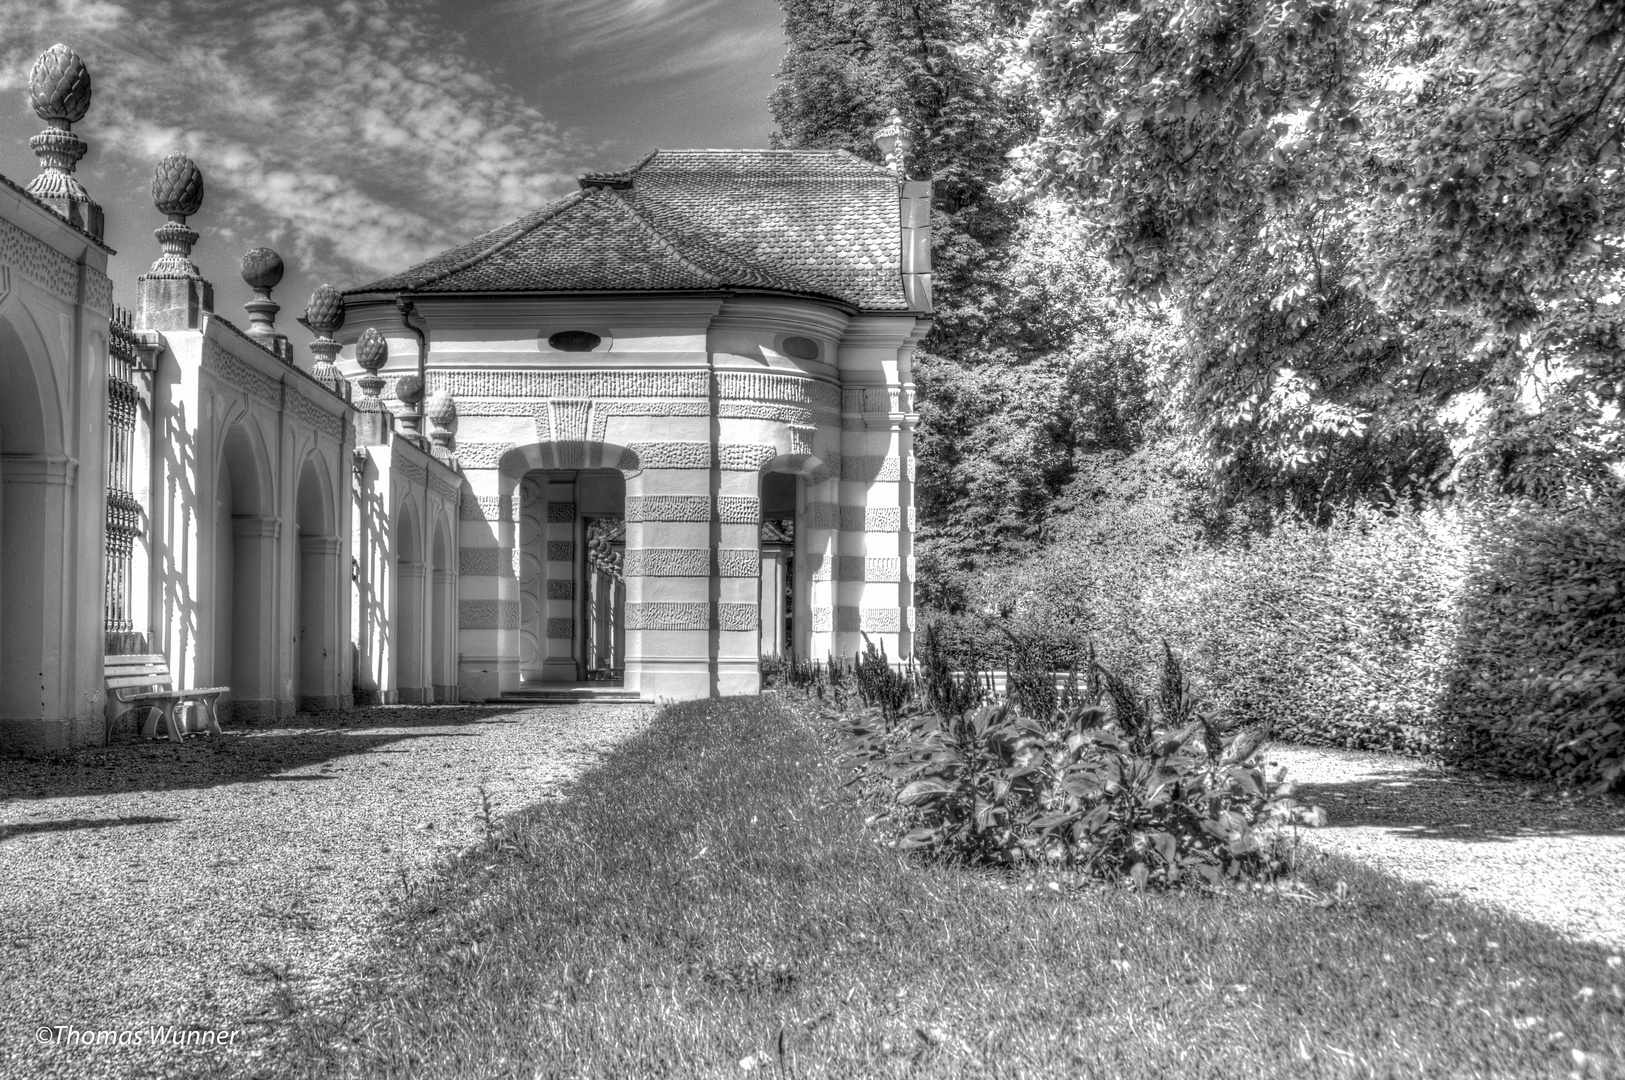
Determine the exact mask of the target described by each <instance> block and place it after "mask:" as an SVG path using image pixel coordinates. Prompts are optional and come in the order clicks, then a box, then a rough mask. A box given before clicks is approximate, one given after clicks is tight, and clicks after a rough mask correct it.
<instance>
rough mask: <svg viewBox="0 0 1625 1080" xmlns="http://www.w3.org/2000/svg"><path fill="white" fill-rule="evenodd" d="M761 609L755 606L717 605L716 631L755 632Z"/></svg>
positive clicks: (758, 623) (758, 624)
mask: <svg viewBox="0 0 1625 1080" xmlns="http://www.w3.org/2000/svg"><path fill="white" fill-rule="evenodd" d="M760 619H761V608H760V607H759V606H758V605H756V604H729V603H719V604H718V605H717V629H718V630H756V629H758V628H759V626H760Z"/></svg>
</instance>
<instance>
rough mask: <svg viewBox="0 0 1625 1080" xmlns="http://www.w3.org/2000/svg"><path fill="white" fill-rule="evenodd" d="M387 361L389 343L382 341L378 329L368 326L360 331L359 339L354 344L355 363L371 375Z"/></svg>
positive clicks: (382, 337) (382, 336) (382, 338)
mask: <svg viewBox="0 0 1625 1080" xmlns="http://www.w3.org/2000/svg"><path fill="white" fill-rule="evenodd" d="M388 361H389V342H387V341H385V340H384V335H383V334H381V333H379V332H378V328H377V327H375V326H369V327H367V328H366V329H365V330H363V331H361V337H360V338H359V339H358V340H357V341H356V343H355V362H356V363H358V364H360V365H361V366H362V367H363V368H364V369H365V370H366V371H368V372H369V373H372V372H376V371H377V370H378V369H379V368H381V367H383V366H384V364H386V363H387V362H388Z"/></svg>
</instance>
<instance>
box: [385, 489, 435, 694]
mask: <svg viewBox="0 0 1625 1080" xmlns="http://www.w3.org/2000/svg"><path fill="white" fill-rule="evenodd" d="M424 593H425V589H424V574H423V530H422V529H421V528H420V527H419V525H418V515H417V510H416V508H415V507H413V505H412V504H411V503H403V504H402V505H401V509H400V512H399V514H398V515H397V517H396V524H395V633H394V635H393V636H394V649H393V650H392V651H393V652H394V654H395V688H396V696H397V698H398V699H399V700H400V701H402V702H405V703H407V704H414V705H415V704H421V703H422V702H423V701H424V700H425V695H424V690H423V685H424V683H425V682H426V681H427V680H426V679H424V677H423V676H424V663H423V652H424V648H423V646H424V634H423V627H424V622H425V619H424V615H425V611H424V606H425V596H424ZM430 697H431V698H432V694H431V695H430Z"/></svg>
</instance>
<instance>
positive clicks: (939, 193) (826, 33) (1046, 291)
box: [771, 0, 1150, 592]
mask: <svg viewBox="0 0 1625 1080" xmlns="http://www.w3.org/2000/svg"><path fill="white" fill-rule="evenodd" d="M783 4H784V10H785V30H786V34H787V36H788V38H789V50H788V52H787V53H786V55H785V59H784V63H783V65H782V67H781V68H780V72H779V80H780V83H779V86H778V88H777V89H776V90H775V92H774V94H773V96H772V99H771V104H772V108H773V113H774V116H775V118H776V119H777V121H778V125H779V131H778V133H777V135H776V136H775V141H776V143H777V144H778V145H787V146H803V147H817V148H828V149H845V150H849V151H851V152H853V153H856V154H859V155H861V156H864V157H867V158H869V159H871V160H873V159H874V158H875V156H876V151H875V149H874V147H873V145H872V143H871V141H870V138H871V134H872V132H873V131H874V130H875V129H876V128H877V127H879V126H880V125H881V124H883V123H884V122H885V121H886V119H887V118H888V117H889V116H890V115H892V114H893V113H895V114H897V115H898V116H899V117H900V118H901V119H902V121H903V124H904V126H905V127H906V128H907V129H908V130H909V131H910V132H911V134H912V136H913V139H914V148H913V151H912V153H911V154H910V160H909V162H908V168H909V171H910V173H911V174H912V175H914V176H916V177H929V178H930V179H931V180H932V182H933V190H934V198H935V202H934V214H933V221H932V245H933V253H932V254H933V263H934V267H933V269H934V272H935V277H934V281H933V285H934V293H935V299H936V304H937V311H936V316H935V322H934V328H933V330H932V332H931V334H930V335H929V336H928V337H927V338H926V340H925V341H924V343H923V345H922V347H921V349H920V351H919V353H918V354H917V356H916V364H915V378H916V381H917V384H918V388H919V400H920V402H921V405H920V411H921V425H920V429H919V432H918V436H917V439H916V449H917V456H918V459H919V464H920V471H919V474H918V475H919V483H920V488H919V500H918V502H919V507H920V510H921V519H922V537H921V544H920V547H919V551H920V558H921V561H922V577H927V578H929V577H930V575H931V574H932V573H933V572H935V571H939V570H952V569H959V570H964V569H969V568H971V567H973V566H976V565H978V564H979V563H981V562H983V561H985V560H986V559H987V558H988V557H990V556H991V555H994V554H995V553H998V554H1003V555H1010V554H1012V552H1013V551H1014V550H1018V549H1023V548H1026V547H1030V546H1031V545H1032V544H1035V543H1037V542H1038V541H1039V540H1040V539H1041V537H1042V535H1043V527H1044V522H1045V520H1046V519H1047V517H1048V516H1049V514H1050V512H1051V508H1052V506H1053V504H1054V501H1055V499H1056V497H1057V494H1058V493H1059V492H1060V491H1061V490H1062V488H1063V487H1064V486H1065V484H1066V483H1067V481H1068V480H1069V478H1070V476H1071V474H1072V472H1073V470H1074V466H1073V458H1074V455H1075V452H1076V449H1077V447H1078V445H1079V444H1080V442H1081V443H1083V444H1089V443H1091V442H1092V441H1099V440H1101V439H1105V440H1106V441H1108V442H1113V444H1114V445H1115V444H1116V443H1119V442H1122V441H1124V440H1130V439H1132V438H1134V437H1135V436H1134V433H1135V432H1137V431H1138V430H1139V428H1140V426H1142V425H1143V423H1144V422H1145V415H1146V413H1147V411H1148V398H1147V387H1146V378H1145V363H1144V357H1145V355H1147V352H1148V351H1149V350H1148V349H1145V348H1141V347H1140V346H1143V345H1144V344H1145V343H1144V342H1143V341H1139V339H1138V338H1137V337H1136V334H1137V333H1138V334H1139V336H1140V337H1144V336H1145V335H1144V333H1140V331H1139V330H1134V329H1131V328H1134V327H1138V326H1139V324H1138V323H1137V322H1136V321H1135V319H1134V318H1132V317H1131V316H1130V315H1129V314H1128V313H1126V312H1124V311H1121V310H1119V309H1117V308H1114V307H1110V306H1109V305H1106V304H1104V303H1103V295H1104V291H1103V288H1102V286H1103V283H1104V281H1105V275H1104V272H1103V268H1102V265H1101V264H1100V262H1099V260H1098V258H1096V257H1095V256H1093V255H1092V253H1090V252H1089V251H1088V249H1087V248H1086V247H1085V246H1084V245H1083V244H1082V243H1081V240H1082V234H1081V232H1080V231H1079V230H1078V228H1077V224H1076V222H1075V221H1073V220H1072V218H1071V215H1070V214H1068V213H1066V212H1065V211H1064V210H1063V209H1062V208H1060V207H1057V206H1054V205H1051V204H1048V203H1035V202H1034V201H1033V200H1032V199H1030V198H1027V197H1024V195H1023V193H1020V192H1014V193H1012V192H1010V191H1008V190H1004V189H1003V188H1002V185H1003V184H1004V183H1005V181H1006V180H1007V179H1008V174H1009V164H1008V155H1009V153H1010V151H1011V150H1012V149H1013V148H1014V147H1016V146H1018V145H1020V144H1021V143H1023V142H1024V141H1026V140H1028V139H1031V138H1032V137H1033V136H1034V134H1035V133H1036V130H1037V128H1036V122H1037V118H1036V114H1035V113H1034V112H1033V110H1032V108H1031V104H1030V102H1029V101H1028V100H1027V99H1026V98H1025V97H1024V96H1023V95H1022V93H1021V92H1020V88H1019V87H1015V86H1012V85H1011V84H1010V83H1009V81H1008V80H1007V79H1006V78H1005V71H1006V68H1007V66H1008V65H1007V61H1008V56H1009V51H1010V43H1009V40H1008V35H1003V36H1001V35H1000V34H999V33H997V32H996V30H997V28H996V27H995V26H994V25H993V23H992V20H991V17H990V15H989V14H988V12H987V11H986V9H985V7H984V6H983V5H980V4H977V3H973V2H970V0H783ZM1012 196H1014V197H1012ZM1147 325H1150V324H1147ZM1148 332H1149V331H1148ZM1113 350H1115V351H1113ZM1097 428H1098V430H1096V429H1097ZM928 591H929V590H927V592H928Z"/></svg>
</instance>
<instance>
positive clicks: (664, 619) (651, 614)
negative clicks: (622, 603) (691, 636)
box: [626, 602, 711, 630]
mask: <svg viewBox="0 0 1625 1080" xmlns="http://www.w3.org/2000/svg"><path fill="white" fill-rule="evenodd" d="M710 622H711V605H710V604H709V603H694V604H683V603H669V602H666V603H651V604H643V603H640V604H627V605H626V628H627V629H628V630H705V629H708V628H709V626H710Z"/></svg>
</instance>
